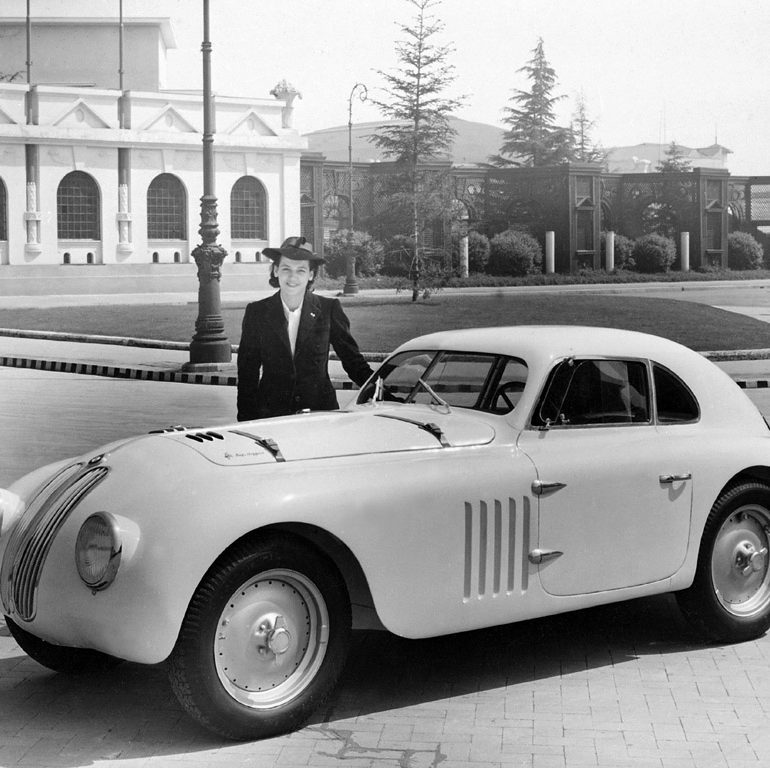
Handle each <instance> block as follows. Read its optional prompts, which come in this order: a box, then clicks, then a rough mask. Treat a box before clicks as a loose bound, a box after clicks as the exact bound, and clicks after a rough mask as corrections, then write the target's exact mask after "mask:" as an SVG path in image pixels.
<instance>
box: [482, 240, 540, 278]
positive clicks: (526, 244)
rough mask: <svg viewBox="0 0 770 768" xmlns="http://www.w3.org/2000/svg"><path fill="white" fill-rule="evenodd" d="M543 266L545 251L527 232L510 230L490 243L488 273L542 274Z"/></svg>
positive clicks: (517, 275)
mask: <svg viewBox="0 0 770 768" xmlns="http://www.w3.org/2000/svg"><path fill="white" fill-rule="evenodd" d="M542 264H543V249H542V248H541V247H540V243H538V241H537V240H535V238H534V237H532V235H529V234H527V233H526V232H520V231H518V230H515V229H508V230H506V231H505V232H500V234H498V235H495V236H494V237H493V238H492V240H491V242H490V243H489V264H488V266H487V271H488V272H489V273H490V274H492V275H513V276H516V277H520V276H522V275H531V274H534V273H536V272H540V271H541V269H542Z"/></svg>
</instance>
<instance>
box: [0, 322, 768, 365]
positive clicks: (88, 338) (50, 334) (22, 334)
mask: <svg viewBox="0 0 770 768" xmlns="http://www.w3.org/2000/svg"><path fill="white" fill-rule="evenodd" d="M0 336H9V337H12V338H16V339H39V340H42V341H68V342H72V343H75V344H107V345H110V346H120V347H141V348H144V349H170V350H174V351H175V352H188V351H189V350H190V343H189V342H187V341H164V340H162V339H143V338H140V337H132V336H97V335H95V334H88V333H65V332H62V331H25V330H19V329H16V328H0ZM230 351H231V352H232V353H233V354H234V355H237V354H238V345H237V344H231V345H230ZM767 353H768V357H770V350H767ZM361 354H362V355H363V356H364V359H365V360H367V361H368V362H375V363H380V362H382V361H383V360H384V359H385V358H386V357H387V353H385V352H362V353H361ZM329 357H330V358H331V359H332V360H339V358H338V357H337V355H336V353H335V352H334V351H331V352H330V353H329Z"/></svg>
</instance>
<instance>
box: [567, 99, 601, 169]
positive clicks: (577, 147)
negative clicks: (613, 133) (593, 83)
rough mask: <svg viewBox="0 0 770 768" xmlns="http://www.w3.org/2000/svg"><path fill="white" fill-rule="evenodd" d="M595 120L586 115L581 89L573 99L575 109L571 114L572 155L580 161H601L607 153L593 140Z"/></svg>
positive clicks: (586, 108)
mask: <svg viewBox="0 0 770 768" xmlns="http://www.w3.org/2000/svg"><path fill="white" fill-rule="evenodd" d="M595 127H596V123H595V121H593V120H591V118H590V117H589V115H588V107H587V106H586V100H585V96H584V95H583V92H582V91H581V92H580V93H579V94H578V97H577V99H576V101H575V111H574V112H573V114H572V143H573V147H572V155H573V159H574V160H577V161H578V162H581V163H602V164H604V163H605V161H606V159H607V153H606V152H605V151H604V150H603V149H602V147H601V146H600V145H599V144H596V143H595V142H594V140H593V130H594V128H595Z"/></svg>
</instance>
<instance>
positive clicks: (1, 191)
mask: <svg viewBox="0 0 770 768" xmlns="http://www.w3.org/2000/svg"><path fill="white" fill-rule="evenodd" d="M7 239H8V193H7V191H6V189H5V184H3V180H2V179H0V240H7Z"/></svg>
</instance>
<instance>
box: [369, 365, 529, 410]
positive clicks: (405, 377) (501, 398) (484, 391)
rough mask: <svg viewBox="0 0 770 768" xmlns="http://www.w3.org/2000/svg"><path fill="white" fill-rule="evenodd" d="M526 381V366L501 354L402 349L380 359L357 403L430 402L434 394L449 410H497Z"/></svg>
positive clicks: (509, 403) (511, 401) (513, 399)
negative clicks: (388, 357)
mask: <svg viewBox="0 0 770 768" xmlns="http://www.w3.org/2000/svg"><path fill="white" fill-rule="evenodd" d="M526 380H527V366H526V364H525V363H524V362H523V361H522V360H518V359H516V358H510V357H505V356H503V355H492V354H482V353H473V352H447V351H442V352H437V351H429V350H419V351H410V352H402V353H400V354H398V355H395V356H394V357H392V358H391V359H390V360H387V361H386V362H385V363H383V365H382V366H381V367H380V369H379V370H378V371H377V374H376V376H375V378H374V379H372V380H371V381H370V382H369V383H368V384H367V385H366V386H365V387H364V388H363V389H362V390H361V392H360V393H359V396H358V400H357V402H358V403H359V404H363V403H370V402H378V401H384V402H397V403H424V404H436V402H437V396H438V398H439V399H440V401H441V403H442V404H445V405H448V406H451V407H452V408H472V409H475V410H483V411H489V412H491V413H500V414H503V413H508V412H509V411H511V410H513V408H515V407H516V403H517V402H518V400H519V397H520V396H521V393H522V391H523V389H524V385H525V383H526ZM425 385H427V386H425Z"/></svg>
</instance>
